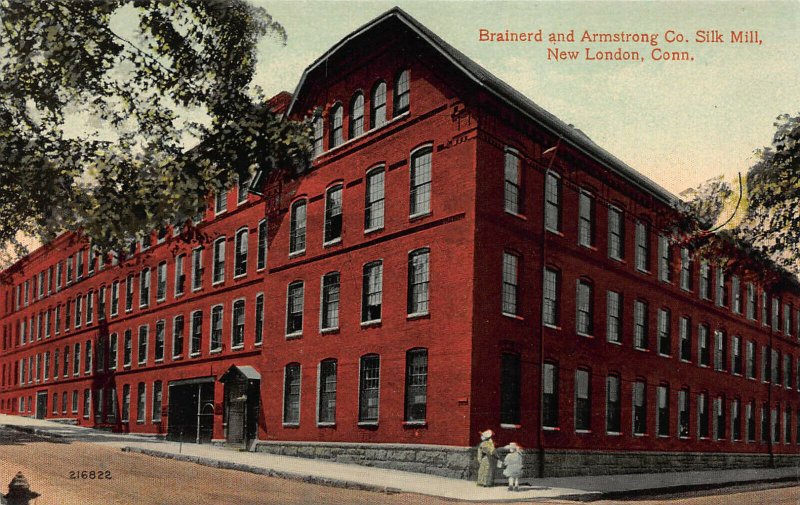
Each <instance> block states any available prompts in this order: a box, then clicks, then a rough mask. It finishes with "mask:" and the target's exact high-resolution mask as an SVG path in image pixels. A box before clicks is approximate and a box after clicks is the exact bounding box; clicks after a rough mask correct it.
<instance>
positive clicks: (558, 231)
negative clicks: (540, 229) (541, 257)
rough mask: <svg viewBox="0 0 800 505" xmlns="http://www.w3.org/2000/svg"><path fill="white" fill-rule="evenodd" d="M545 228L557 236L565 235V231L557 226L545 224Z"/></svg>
mask: <svg viewBox="0 0 800 505" xmlns="http://www.w3.org/2000/svg"><path fill="white" fill-rule="evenodd" d="M544 229H545V231H547V232H548V233H552V234H553V235H556V236H557V237H563V236H564V233H563V232H562V231H561V230H556V229H555V228H550V227H548V226H547V225H545V227H544Z"/></svg>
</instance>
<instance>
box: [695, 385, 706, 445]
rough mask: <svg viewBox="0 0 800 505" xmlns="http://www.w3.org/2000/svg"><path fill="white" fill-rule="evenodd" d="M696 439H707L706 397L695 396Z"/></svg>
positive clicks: (701, 394)
mask: <svg viewBox="0 0 800 505" xmlns="http://www.w3.org/2000/svg"><path fill="white" fill-rule="evenodd" d="M697 438H708V395H707V394H706V393H700V394H698V395H697Z"/></svg>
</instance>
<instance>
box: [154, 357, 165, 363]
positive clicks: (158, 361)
mask: <svg viewBox="0 0 800 505" xmlns="http://www.w3.org/2000/svg"><path fill="white" fill-rule="evenodd" d="M163 362H164V358H159V359H157V360H155V361H154V363H163Z"/></svg>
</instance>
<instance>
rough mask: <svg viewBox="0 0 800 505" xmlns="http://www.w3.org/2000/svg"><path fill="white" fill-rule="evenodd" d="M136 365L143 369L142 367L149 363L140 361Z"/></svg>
mask: <svg viewBox="0 0 800 505" xmlns="http://www.w3.org/2000/svg"><path fill="white" fill-rule="evenodd" d="M136 365H137V366H140V367H142V366H147V361H140V362H138V363H137V364H136Z"/></svg>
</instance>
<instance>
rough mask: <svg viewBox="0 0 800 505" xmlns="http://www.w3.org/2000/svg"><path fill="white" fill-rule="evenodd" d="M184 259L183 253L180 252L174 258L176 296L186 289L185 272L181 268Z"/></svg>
mask: <svg viewBox="0 0 800 505" xmlns="http://www.w3.org/2000/svg"><path fill="white" fill-rule="evenodd" d="M185 259H186V255H185V254H181V255H179V256H177V257H176V258H175V296H176V297H178V296H180V295H182V294H183V293H184V290H185V289H186V273H185V272H184V270H183V263H184V260H185Z"/></svg>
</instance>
